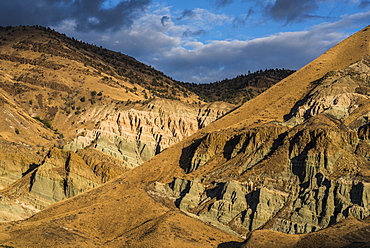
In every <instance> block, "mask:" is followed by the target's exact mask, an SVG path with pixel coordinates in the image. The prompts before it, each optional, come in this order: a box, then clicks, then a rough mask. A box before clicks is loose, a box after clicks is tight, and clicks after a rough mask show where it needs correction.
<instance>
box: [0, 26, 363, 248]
mask: <svg viewBox="0 0 370 248" xmlns="http://www.w3.org/2000/svg"><path fill="white" fill-rule="evenodd" d="M369 40H370V27H367V28H365V29H363V30H361V31H360V32H358V33H356V34H355V35H353V36H351V37H350V38H348V39H346V40H344V41H343V42H341V43H340V44H338V45H337V46H335V47H334V48H332V49H331V50H329V51H328V52H326V53H325V54H323V55H322V56H320V57H319V58H317V59H316V60H314V61H313V62H311V63H310V64H308V65H307V66H305V67H303V68H302V69H300V70H299V71H297V72H296V73H294V74H292V75H291V76H289V77H288V78H286V79H284V80H282V81H281V82H279V83H278V84H276V85H274V86H272V87H271V88H270V89H269V90H267V91H265V92H264V93H262V94H260V95H259V96H258V97H256V98H254V99H252V100H250V101H248V102H246V103H245V104H244V105H242V106H240V107H239V108H237V109H235V110H234V111H232V112H231V113H229V114H227V115H225V116H224V117H222V118H220V119H218V120H216V121H214V122H212V123H210V124H209V125H207V126H205V127H204V128H202V129H200V130H199V131H197V132H195V133H194V134H193V135H191V136H188V137H185V138H184V139H183V140H182V141H180V142H178V143H176V144H174V145H172V146H170V147H168V148H167V149H165V150H163V151H162V152H161V153H159V154H157V155H156V156H154V157H152V158H150V159H149V160H148V161H146V162H144V163H143V164H141V165H140V166H137V167H135V168H134V169H132V170H130V171H128V172H126V173H124V174H122V175H121V176H119V177H117V178H115V179H113V180H111V181H109V182H107V183H105V184H103V185H101V186H99V187H96V188H94V189H92V190H89V191H87V192H85V193H82V194H79V195H77V196H75V197H72V198H69V199H66V200H63V201H60V202H57V203H55V204H53V205H52V206H50V207H48V208H45V209H44V210H42V211H40V212H38V213H37V214H35V215H33V216H32V217H31V218H29V219H27V220H24V221H20V222H17V223H4V224H2V225H0V237H1V239H2V240H3V241H2V242H3V244H4V245H9V246H20V247H27V246H35V245H36V243H37V245H40V244H41V245H44V246H85V247H98V246H112V247H114V246H131V247H143V246H153V247H157V246H161V247H215V246H219V247H232V246H236V247H238V246H239V247H240V246H242V247H271V246H276V247H282V246H286V247H312V246H321V247H345V246H347V247H348V246H353V245H362V246H368V245H369V244H370V238H369V235H368V233H369V230H370V225H369V217H368V216H369V215H370V201H369V199H370V188H369V187H370V167H369V157H370V155H369V154H370V145H369V140H370V139H369V123H368V121H369V120H368V119H369V113H370V105H369V103H368V91H367V89H368V87H370V81H369V78H370V77H369V76H370V69H369V64H370V62H369V57H368V56H369V54H370V44H369ZM118 114H119V111H118V112H117V115H116V116H115V117H117V118H114V119H107V123H109V121H110V123H117V124H114V125H111V127H112V128H111V129H108V130H109V132H111V133H114V134H118V133H119V131H118V130H123V131H122V132H124V130H125V129H119V123H122V121H123V120H127V119H125V118H123V117H122V118H121V116H120V118H118ZM136 114H137V115H136V116H137V117H138V116H139V114H138V113H136ZM122 116H123V115H122ZM117 120H118V121H117ZM128 120H129V121H131V123H132V124H131V126H132V127H137V126H138V123H140V125H142V123H145V121H144V120H143V119H141V118H132V119H128ZM159 123H160V122H159ZM167 123H168V122H167ZM175 123H179V122H175ZM108 126H109V125H108ZM143 127H144V126H143ZM105 130H106V131H107V133H108V130H107V129H105ZM167 130H169V131H170V130H171V128H169V129H167ZM140 134H141V135H144V134H147V132H146V131H145V130H144V128H143V130H142V132H141V133H140ZM120 135H121V134H120ZM136 135H137V133H136ZM85 137H87V138H86V139H87V140H88V138H89V137H90V138H91V139H93V137H96V136H92V135H90V136H87V135H85ZM114 137H117V136H114ZM103 140H104V139H102V141H101V142H103ZM109 144H114V146H113V145H112V150H114V149H118V148H119V146H117V145H116V144H115V143H109ZM97 147H98V146H97ZM115 147H116V148H115ZM66 154H70V152H66ZM77 168H80V167H77ZM48 170H49V167H46V171H48ZM76 171H80V170H76ZM79 173H80V174H78V176H82V175H83V176H84V178H85V180H91V179H92V178H93V177H94V175H95V176H96V174H94V175H92V174H89V175H91V176H89V175H87V174H83V173H82V172H79ZM81 174H82V175H81ZM46 175H47V173H46V174H40V176H42V177H46ZM76 177H77V175H76ZM64 179H65V177H64ZM85 182H87V181H85ZM84 185H85V184H82V186H81V187H83V186H84ZM78 190H79V188H78V187H77V188H73V189H72V188H71V191H68V192H77V191H78ZM50 195H51V194H49V196H50ZM35 237H37V239H36V238H35Z"/></svg>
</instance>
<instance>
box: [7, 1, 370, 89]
mask: <svg viewBox="0 0 370 248" xmlns="http://www.w3.org/2000/svg"><path fill="white" fill-rule="evenodd" d="M0 25H1V26H18V25H41V26H45V27H51V28H53V29H55V30H56V31H58V32H61V33H64V34H66V35H67V36H69V37H74V38H76V39H79V40H82V41H84V42H88V43H90V44H95V45H98V46H103V47H105V48H107V49H111V50H114V51H118V52H121V53H123V54H127V55H129V56H131V57H134V58H135V59H137V60H139V61H141V62H143V63H145V64H147V65H150V66H152V67H154V68H155V69H157V70H159V71H162V72H164V73H165V74H166V75H168V76H170V77H172V78H173V79H176V80H179V81H184V82H195V83H210V82H215V81H219V80H223V79H225V78H233V77H235V76H237V75H240V74H247V73H248V71H251V72H253V71H257V70H260V69H262V70H264V69H274V68H286V69H294V70H297V69H299V68H301V67H302V66H304V65H306V64H307V63H309V62H310V61H312V60H313V59H315V58H316V57H318V56H319V55H321V54H322V53H324V52H325V51H326V50H328V49H330V48H331V47H333V46H334V45H336V44H337V43H339V42H340V41H341V40H343V39H345V38H347V37H348V36H350V35H352V34H353V33H355V32H357V31H359V30H361V29H363V28H365V27H366V26H368V25H370V1H365V0H305V1H303V0H197V1H196V0H163V1H161V0H0Z"/></svg>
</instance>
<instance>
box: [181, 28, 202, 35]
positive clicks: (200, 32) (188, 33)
mask: <svg viewBox="0 0 370 248" xmlns="http://www.w3.org/2000/svg"><path fill="white" fill-rule="evenodd" d="M206 33H207V31H205V30H203V29H200V30H197V31H191V30H190V29H188V30H186V31H185V32H184V33H183V34H182V36H183V37H191V36H198V35H202V34H206Z"/></svg>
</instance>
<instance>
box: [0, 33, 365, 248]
mask: <svg viewBox="0 0 370 248" xmlns="http://www.w3.org/2000/svg"><path fill="white" fill-rule="evenodd" d="M369 40H370V28H369V27H368V28H365V29H363V30H361V31H360V32H358V33H356V34H354V35H353V36H351V37H350V38H348V39H346V40H344V41H343V42H341V43H340V44H338V45H337V46H335V47H334V48H332V49H331V50H329V51H328V52H326V53H325V54H323V55H322V56H320V57H319V58H317V59H316V60H314V61H313V62H311V63H310V64H308V65H307V66H305V67H303V68H302V69H301V70H299V71H298V72H296V73H295V74H293V75H291V76H290V77H288V78H287V79H285V80H283V81H282V82H280V83H278V84H277V85H275V86H274V87H272V88H271V89H269V90H268V91H266V92H265V93H263V94H261V95H260V96H258V97H257V98H255V99H253V100H251V101H249V102H247V103H246V104H244V105H243V106H242V107H240V108H239V109H237V110H236V111H234V112H232V113H231V114H229V115H227V116H225V117H224V118H222V119H220V120H218V121H216V122H214V123H213V124H211V125H209V126H207V127H206V128H205V129H202V130H201V131H200V132H197V133H196V134H194V135H193V136H191V137H189V138H186V139H185V140H183V141H182V142H180V143H178V144H176V145H174V146H172V147H170V148H168V149H167V150H165V151H164V152H162V153H161V154H159V155H157V156H155V157H154V158H152V159H150V160H149V161H148V162H146V163H144V164H143V165H141V166H139V167H137V168H135V169H134V170H132V171H130V172H127V173H125V174H123V175H122V176H120V177H119V178H117V179H115V180H113V181H110V182H108V183H107V184H104V185H102V186H100V187H98V188H95V189H93V190H91V191H88V192H86V193H84V194H81V195H79V196H77V197H74V198H71V199H67V200H64V201H62V202H59V203H56V204H54V205H52V206H51V207H49V208H47V209H45V210H43V211H41V212H39V213H38V214H36V215H35V216H33V217H32V218H30V219H28V220H25V221H21V222H17V223H7V224H2V225H1V226H0V240H1V241H2V243H1V244H3V245H10V246H14V247H40V246H52V247H62V246H63V247H94V246H95V247H99V246H107V247H143V246H146V247H177V246H179V247H217V246H219V247H223V246H224V247H228V245H230V246H231V245H236V244H237V242H241V241H242V239H241V238H240V237H237V236H235V235H233V234H229V233H225V232H223V231H220V230H219V229H216V228H214V227H211V226H208V225H206V224H204V223H202V222H199V221H198V220H195V219H193V218H191V217H189V216H186V215H184V214H183V213H181V212H180V211H179V210H177V209H176V208H175V207H174V206H173V205H171V204H172V203H171V202H165V201H162V202H161V201H160V200H155V198H154V197H151V196H149V195H148V193H147V191H148V188H149V187H150V186H151V185H152V184H153V183H154V182H160V183H168V182H171V181H172V180H173V178H174V177H180V178H190V177H192V175H190V174H188V175H186V174H185V172H184V171H183V170H182V169H181V168H180V166H179V163H180V159H181V154H182V149H183V148H184V147H187V146H189V145H190V144H192V142H193V141H194V140H196V139H199V138H201V137H203V136H204V134H205V133H207V132H208V133H210V132H214V131H216V130H222V129H223V130H224V131H225V132H232V131H233V129H234V128H235V129H236V128H238V129H240V128H242V127H250V126H253V125H257V124H258V123H266V122H270V121H284V115H286V114H288V113H289V112H290V110H291V109H292V108H293V106H294V104H295V103H296V102H297V100H299V99H300V98H302V97H303V96H304V95H306V94H307V93H308V91H309V90H310V89H311V87H312V86H311V84H310V83H311V82H312V81H315V80H317V79H319V78H321V77H322V76H323V75H325V74H326V73H328V72H329V71H332V70H339V69H342V68H344V67H346V66H348V65H350V64H351V63H353V62H355V61H358V60H360V59H361V58H362V57H364V56H365V55H368V54H369V53H370V44H369ZM226 129H228V130H226ZM356 225H360V224H356V223H355V226H356ZM349 226H351V225H349ZM331 230H333V229H331ZM334 230H335V229H334ZM324 231H325V230H324ZM328 231H330V230H328ZM255 234H256V235H260V234H261V233H258V232H256V233H255ZM269 235H270V234H269ZM271 235H273V234H271ZM252 237H253V236H252ZM274 237H278V239H276V240H275V241H276V242H274V243H271V244H273V245H274V246H276V247H280V246H279V244H284V243H285V244H286V245H287V246H288V247H289V245H290V244H291V247H292V246H294V245H296V244H298V242H301V243H300V244H302V247H309V245H310V244H307V245H306V243H302V242H306V241H305V240H304V239H302V238H303V237H306V236H299V237H298V238H297V237H296V236H291V242H290V241H289V242H287V240H286V238H289V239H290V236H289V235H287V236H286V235H280V234H279V235H276V236H274ZM307 237H309V236H307ZM338 238H340V237H338ZM280 239H282V241H281V242H279V240H280ZM251 240H253V239H250V242H252V241H251ZM269 240H270V241H271V239H270V238H269ZM297 240H299V241H297ZM256 242H257V243H256V244H258V246H263V244H261V243H258V242H260V240H259V239H258V238H257V239H256ZM328 242H329V241H328ZM267 244H268V246H270V243H267ZM331 244H335V241H332V242H330V243H328V245H327V247H330V245H331ZM249 245H250V247H258V246H257V245H253V242H252V243H249Z"/></svg>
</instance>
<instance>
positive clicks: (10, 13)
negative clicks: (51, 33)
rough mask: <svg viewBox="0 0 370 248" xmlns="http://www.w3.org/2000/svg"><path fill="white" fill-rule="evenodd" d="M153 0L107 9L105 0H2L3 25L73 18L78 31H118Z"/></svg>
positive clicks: (0, 20)
mask: <svg viewBox="0 0 370 248" xmlns="http://www.w3.org/2000/svg"><path fill="white" fill-rule="evenodd" d="M149 3H150V0H126V1H120V2H118V3H117V4H116V5H115V6H112V7H110V8H105V0H32V1H30V0H17V1H14V0H2V1H0V24H1V25H2V26H8V25H9V26H10V25H12V26H15V25H35V24H37V25H42V26H51V25H58V24H60V23H61V22H63V21H66V20H74V21H75V22H76V23H77V25H76V26H75V28H76V30H78V31H81V32H87V31H91V30H96V31H106V30H118V29H121V28H122V27H128V26H131V25H132V24H133V22H134V20H135V19H136V18H137V15H138V13H140V12H142V10H143V9H145V8H146V7H147V6H148V5H149Z"/></svg>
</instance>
